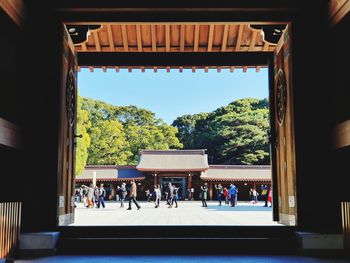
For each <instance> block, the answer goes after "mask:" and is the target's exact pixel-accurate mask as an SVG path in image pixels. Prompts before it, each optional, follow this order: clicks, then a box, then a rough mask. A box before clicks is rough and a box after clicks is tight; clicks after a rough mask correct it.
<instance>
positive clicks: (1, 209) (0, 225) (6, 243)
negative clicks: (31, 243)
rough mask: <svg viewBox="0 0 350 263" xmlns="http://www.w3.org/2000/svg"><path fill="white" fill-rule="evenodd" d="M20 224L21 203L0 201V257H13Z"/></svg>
mask: <svg viewBox="0 0 350 263" xmlns="http://www.w3.org/2000/svg"><path fill="white" fill-rule="evenodd" d="M20 225H21V203H20V202H6V203H0V259H3V258H13V256H14V252H15V249H16V247H17V244H18V240H19V235H20Z"/></svg>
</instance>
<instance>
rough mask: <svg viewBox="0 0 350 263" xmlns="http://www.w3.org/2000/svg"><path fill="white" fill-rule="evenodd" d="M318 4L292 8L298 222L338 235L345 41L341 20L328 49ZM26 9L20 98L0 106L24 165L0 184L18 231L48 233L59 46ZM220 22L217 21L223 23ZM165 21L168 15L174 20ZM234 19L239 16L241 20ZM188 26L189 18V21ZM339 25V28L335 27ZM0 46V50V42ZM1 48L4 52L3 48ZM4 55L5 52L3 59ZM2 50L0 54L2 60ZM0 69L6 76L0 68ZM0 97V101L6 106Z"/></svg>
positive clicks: (48, 18)
mask: <svg viewBox="0 0 350 263" xmlns="http://www.w3.org/2000/svg"><path fill="white" fill-rule="evenodd" d="M27 2H28V1H27ZM310 2H311V1H310ZM323 2H325V1H318V3H317V12H316V11H315V2H314V1H313V2H312V3H309V2H305V3H303V5H302V6H300V7H299V8H300V10H298V11H299V12H298V16H297V17H296V18H295V19H294V20H293V21H292V22H293V27H292V28H293V32H292V35H293V50H294V52H293V72H294V76H293V77H294V78H293V83H294V94H293V98H294V105H293V106H294V110H295V112H294V118H295V140H296V159H297V160H296V173H297V191H298V214H299V221H298V223H299V228H300V229H302V230H318V231H333V232H334V231H340V230H341V217H340V214H341V213H340V202H339V200H340V198H341V197H342V198H343V197H344V198H349V196H348V195H349V194H348V193H349V191H348V190H347V189H346V184H345V183H344V182H345V181H346V176H348V170H345V172H342V171H341V170H340V167H342V168H346V169H350V167H349V164H348V163H349V157H350V152H349V150H348V148H346V147H343V148H341V149H339V150H338V151H335V152H334V151H333V150H332V148H331V144H330V141H331V140H330V139H331V137H330V135H331V131H332V127H333V126H334V125H336V124H338V123H340V122H342V121H345V120H347V119H348V118H349V117H350V110H349V109H350V107H349V106H348V105H349V103H348V101H349V99H350V91H349V90H350V89H349V84H348V83H350V82H349V78H348V76H349V74H348V70H347V69H348V61H350V60H349V55H348V54H349V53H348V50H349V49H348V47H347V46H346V43H347V42H346V41H345V39H346V37H347V36H348V34H347V33H346V32H348V31H347V30H348V28H349V26H348V25H349V24H348V22H347V23H345V22H346V21H348V19H342V24H338V25H337V28H334V29H332V30H333V36H332V45H330V39H329V38H328V37H327V36H330V32H329V31H328V25H329V24H328V23H329V20H328V17H329V16H328V6H327V5H322V3H323ZM30 8H31V6H29V7H28V15H27V21H26V24H25V26H24V29H23V30H24V31H23V32H24V33H23V34H22V33H21V35H22V36H23V39H26V40H29V39H30V41H27V42H26V43H27V46H26V47H23V51H21V52H20V54H21V57H20V59H19V58H17V61H18V62H19V65H21V68H20V73H21V74H20V78H16V79H19V81H20V84H19V87H20V88H19V91H20V92H19V93H16V94H21V96H22V98H23V99H22V101H21V102H19V101H17V100H13V101H14V103H12V104H11V103H8V104H7V105H5V106H0V117H2V118H5V119H11V120H13V122H17V121H15V120H19V121H20V123H21V128H22V131H23V156H25V158H23V160H22V162H21V165H20V166H21V167H23V171H22V172H16V173H15V174H11V176H12V178H16V181H14V179H13V181H9V182H7V181H5V184H6V185H7V184H8V183H10V184H14V185H20V186H18V188H16V190H15V191H12V188H11V191H8V193H9V194H8V195H7V196H8V197H10V198H16V197H18V196H20V197H21V198H23V228H24V230H25V231H34V230H37V231H45V230H52V229H54V228H55V226H56V216H57V198H56V194H57V162H58V161H57V160H58V157H57V152H58V149H57V145H58V123H59V118H58V113H59V109H60V108H59V103H58V98H59V83H60V80H59V76H60V74H59V65H60V62H59V59H60V58H61V56H60V55H59V54H58V50H59V47H58V45H59V43H60V40H59V39H57V38H58V36H57V34H56V33H57V32H59V26H60V24H59V23H58V21H55V16H54V14H53V13H52V12H51V11H50V10H49V9H43V10H44V12H38V9H37V10H35V9H34V6H33V8H32V9H30ZM39 11H40V10H39ZM41 11H42V10H41ZM203 14H204V13H202V14H199V15H198V18H200V19H202V20H203V18H204V17H205V15H203ZM310 14H312V16H310ZM134 15H135V14H134ZM178 15H179V18H182V19H183V18H184V16H182V15H181V14H178ZM228 15H229V14H226V15H225V19H227V17H229V16H228ZM172 16H176V13H173V14H172ZM211 16H212V17H213V16H215V19H218V20H219V19H221V18H222V16H221V14H220V13H213V14H211ZM240 17H243V16H242V14H240ZM251 17H252V16H251ZM163 18H164V16H163ZM155 19H156V18H155ZM191 19H192V20H194V19H196V16H195V15H194V16H192V17H191ZM144 20H147V19H145V18H144ZM180 20H181V19H180ZM43 21H44V22H43ZM343 23H345V26H342V25H343ZM0 24H2V23H0ZM6 28H10V26H6ZM1 39H2V40H3V39H4V38H3V37H1ZM5 39H6V38H5ZM0 43H1V44H0V45H3V41H1V42H0ZM333 46H334V47H333ZM7 47H8V48H10V49H11V48H12V46H11V45H9V44H7ZM330 47H332V48H331V50H332V51H330ZM10 49H9V51H8V52H11V51H10ZM5 50H6V49H3V48H0V52H2V53H1V54H2V55H3V54H4V52H5ZM14 57H16V56H14ZM10 58H13V56H12V55H11V56H10ZM331 58H333V61H331ZM1 61H2V60H0V64H1V63H2V62H1ZM9 63H10V64H11V61H9ZM2 69H5V70H6V67H5V68H4V67H2ZM9 71H10V73H12V74H13V73H14V72H17V71H16V70H15V69H11V70H9ZM0 72H1V71H0ZM0 74H1V73H0ZM10 82H11V81H10ZM3 87H4V86H3V85H2V86H1V92H5V93H6V94H8V95H6V97H7V98H11V97H12V98H13V96H14V93H11V92H12V91H10V90H7V89H6V88H5V89H4V88H3ZM2 94H3V93H2ZM3 98H4V97H3V96H0V100H2V101H4V102H5V103H7V102H6V100H5V99H3ZM0 105H4V104H1V103H0ZM1 107H2V108H1ZM21 108H22V109H24V110H23V111H21V110H18V109H21ZM13 109H14V110H13ZM10 152H11V151H9V150H6V151H4V150H0V157H2V156H1V155H4V156H5V157H4V158H5V159H2V158H0V160H1V165H3V164H4V163H5V162H7V160H10V162H9V163H7V164H6V166H7V168H9V169H12V170H14V169H20V168H21V167H19V165H18V161H17V162H16V159H18V157H19V154H17V153H14V154H12V153H10ZM332 157H333V159H332ZM4 160H5V161H4ZM332 160H333V163H332V162H331V161H332ZM11 163H12V164H14V165H10V164H11ZM335 163H337V166H334V165H333V164H335ZM2 167H3V166H2ZM338 167H339V168H338ZM3 174H4V173H3V172H2V173H1V179H3V178H4V176H3ZM6 178H10V176H8V177H6ZM3 182H4V181H2V183H3ZM193 184H195V179H194V181H193ZM0 195H1V196H4V192H3V191H2V192H0ZM311 208H312V209H311Z"/></svg>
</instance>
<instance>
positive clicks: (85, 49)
mask: <svg viewBox="0 0 350 263" xmlns="http://www.w3.org/2000/svg"><path fill="white" fill-rule="evenodd" d="M81 49H82V50H83V51H87V47H86V43H81Z"/></svg>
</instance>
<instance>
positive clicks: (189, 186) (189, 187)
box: [187, 173, 193, 200]
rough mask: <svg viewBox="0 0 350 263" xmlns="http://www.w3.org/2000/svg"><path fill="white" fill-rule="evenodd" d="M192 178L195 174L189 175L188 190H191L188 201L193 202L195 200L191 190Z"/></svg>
mask: <svg viewBox="0 0 350 263" xmlns="http://www.w3.org/2000/svg"><path fill="white" fill-rule="evenodd" d="M192 176H193V174H191V173H189V174H188V185H187V189H189V191H187V192H188V200H191V199H192V198H193V196H192V195H193V193H192V192H191V188H192Z"/></svg>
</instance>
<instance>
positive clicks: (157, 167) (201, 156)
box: [136, 149, 209, 172]
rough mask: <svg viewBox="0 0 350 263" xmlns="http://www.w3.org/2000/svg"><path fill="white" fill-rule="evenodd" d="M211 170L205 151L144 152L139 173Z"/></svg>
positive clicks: (137, 167) (138, 166) (141, 156)
mask: <svg viewBox="0 0 350 263" xmlns="http://www.w3.org/2000/svg"><path fill="white" fill-rule="evenodd" d="M208 168H209V165H208V156H207V154H206V153H205V150H203V149H201V150H143V151H141V152H140V161H139V164H138V165H137V166H136V169H137V170H139V171H153V172H157V171H189V172H190V171H205V170H207V169H208Z"/></svg>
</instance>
